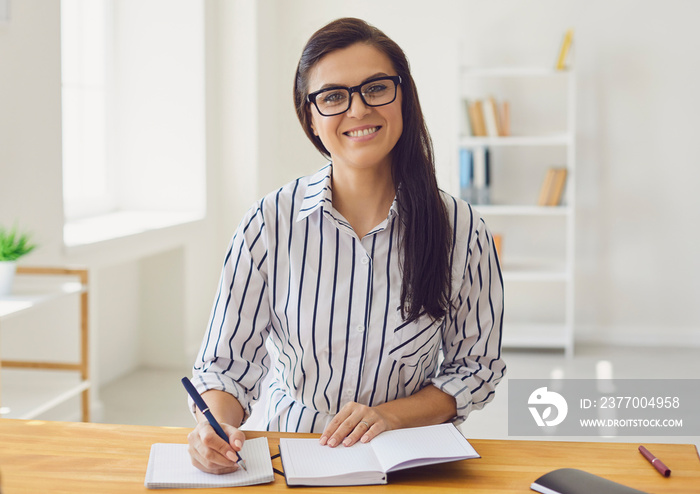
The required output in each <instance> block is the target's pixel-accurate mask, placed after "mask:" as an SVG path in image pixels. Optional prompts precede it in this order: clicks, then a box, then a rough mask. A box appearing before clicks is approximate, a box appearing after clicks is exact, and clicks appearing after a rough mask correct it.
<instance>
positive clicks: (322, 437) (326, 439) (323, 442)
mask: <svg viewBox="0 0 700 494" xmlns="http://www.w3.org/2000/svg"><path fill="white" fill-rule="evenodd" d="M318 442H319V443H321V446H325V445H326V443H327V442H328V437H326V436H321V439H320V440H319V441H318Z"/></svg>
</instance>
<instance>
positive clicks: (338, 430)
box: [320, 401, 394, 448]
mask: <svg viewBox="0 0 700 494" xmlns="http://www.w3.org/2000/svg"><path fill="white" fill-rule="evenodd" d="M393 428H394V427H392V426H391V425H390V420H389V419H388V417H386V416H385V415H384V414H382V413H380V412H379V410H377V408H373V407H368V406H367V405H361V404H360V403H356V402H354V401H353V402H350V403H347V404H345V405H344V406H343V408H341V409H340V411H339V412H338V413H337V414H336V416H335V417H333V419H332V420H331V421H330V422H329V423H328V425H327V426H326V429H325V430H324V431H323V434H322V435H321V441H320V442H321V445H322V446H325V445H326V444H327V445H328V446H330V447H331V448H334V447H335V446H337V445H339V444H341V443H342V444H343V446H352V445H353V444H355V443H356V442H357V441H360V442H363V443H366V442H369V441H371V440H372V439H374V438H375V437H377V436H378V435H379V434H380V433H382V432H384V431H388V430H391V429H393Z"/></svg>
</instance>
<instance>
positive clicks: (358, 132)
mask: <svg viewBox="0 0 700 494" xmlns="http://www.w3.org/2000/svg"><path fill="white" fill-rule="evenodd" d="M378 130H379V127H372V128H370V129H363V130H353V131H351V132H348V133H347V134H348V135H349V136H350V137H361V136H367V135H370V134H374V133H375V132H377V131H378Z"/></svg>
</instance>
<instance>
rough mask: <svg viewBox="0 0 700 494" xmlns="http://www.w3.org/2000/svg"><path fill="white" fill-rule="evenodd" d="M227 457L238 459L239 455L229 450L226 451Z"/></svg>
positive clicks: (232, 459) (233, 459)
mask: <svg viewBox="0 0 700 494" xmlns="http://www.w3.org/2000/svg"><path fill="white" fill-rule="evenodd" d="M226 458H228V459H229V460H231V461H238V457H237V456H236V454H235V453H234V452H233V451H227V452H226Z"/></svg>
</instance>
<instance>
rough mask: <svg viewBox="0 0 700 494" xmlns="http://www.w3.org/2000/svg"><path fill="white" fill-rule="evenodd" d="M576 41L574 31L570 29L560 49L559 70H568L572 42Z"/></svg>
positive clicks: (557, 67)
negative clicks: (567, 59) (567, 60)
mask: <svg viewBox="0 0 700 494" xmlns="http://www.w3.org/2000/svg"><path fill="white" fill-rule="evenodd" d="M573 39H574V30H573V29H569V30H567V31H566V34H564V40H563V41H562V43H561V48H560V49H559V56H558V57H557V64H556V66H555V67H556V69H557V70H564V69H566V57H567V55H568V54H569V49H570V48H571V42H572V41H573Z"/></svg>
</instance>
